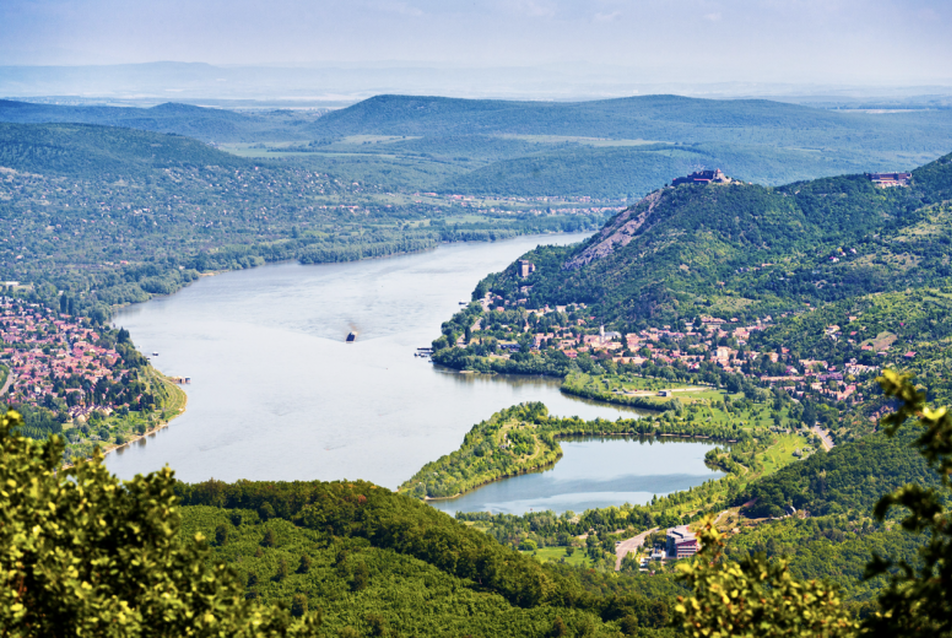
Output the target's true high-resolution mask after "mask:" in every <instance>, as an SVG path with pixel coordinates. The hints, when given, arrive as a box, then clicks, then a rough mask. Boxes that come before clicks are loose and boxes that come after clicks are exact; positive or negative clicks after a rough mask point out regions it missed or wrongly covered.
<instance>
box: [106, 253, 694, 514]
mask: <svg viewBox="0 0 952 638" xmlns="http://www.w3.org/2000/svg"><path fill="white" fill-rule="evenodd" d="M584 237H585V235H551V236H544V237H541V238H540V237H521V238H517V239H514V240H508V241H503V242H495V243H469V244H453V245H448V246H442V247H440V248H438V249H436V250H432V251H428V252H425V253H417V254H413V255H403V256H396V257H390V258H386V259H377V260H369V261H361V262H352V263H344V264H320V265H309V266H303V265H300V264H296V263H284V264H276V265H268V266H264V267H260V268H255V269H250V270H244V271H238V272H229V273H224V274H221V275H216V276H214V277H204V278H202V279H200V280H199V281H197V282H195V283H193V284H192V285H190V286H188V287H187V288H185V289H183V290H181V291H179V292H177V293H175V294H174V295H171V296H168V297H159V298H156V299H153V300H151V301H149V302H147V303H144V304H138V305H135V306H131V307H129V308H126V309H124V310H123V311H121V312H120V313H118V314H117V315H116V317H115V319H114V324H115V325H116V326H122V327H125V328H127V329H128V330H130V332H131V333H132V336H133V340H134V341H135V343H136V345H137V346H138V347H139V349H140V350H141V351H142V352H144V353H146V354H149V355H151V354H152V353H153V352H155V353H158V354H157V356H154V357H152V359H153V363H154V365H155V366H156V367H157V368H159V369H160V370H161V371H162V372H164V373H166V374H168V375H174V376H187V377H190V378H191V384H190V385H188V386H185V389H186V391H187V393H188V409H187V411H186V412H185V414H184V415H182V416H180V417H178V418H176V419H175V420H173V421H172V423H171V425H170V426H169V427H167V428H165V429H163V430H161V431H160V432H158V433H157V434H156V435H154V436H151V437H147V438H146V439H143V440H142V441H141V442H139V443H136V444H134V445H132V446H129V447H127V448H124V449H122V450H119V451H117V452H116V453H113V454H110V455H109V456H108V457H107V460H106V464H107V467H108V468H109V470H110V471H112V472H113V473H115V474H116V475H118V476H119V477H121V478H131V477H132V476H134V475H135V474H137V473H144V472H148V471H153V470H156V469H159V468H161V467H162V466H163V465H166V464H168V465H169V466H171V467H172V468H173V469H174V470H175V471H176V476H177V477H178V478H180V479H182V480H185V481H189V482H195V481H202V480H206V479H209V478H215V479H219V480H224V481H234V480H237V479H242V478H244V479H249V480H313V479H320V480H334V479H343V478H349V479H358V478H360V479H367V480H370V481H373V482H375V483H377V484H379V485H383V486H385V487H389V488H395V487H396V486H397V485H399V484H400V483H402V482H403V481H404V480H406V479H407V478H409V477H410V476H412V475H413V473H414V472H416V470H418V469H419V468H420V467H421V466H422V465H423V464H425V463H426V462H428V461H430V460H433V459H436V458H438V457H439V456H441V455H443V454H447V453H449V452H451V451H453V450H455V449H456V448H457V447H458V446H459V444H460V442H461V441H462V438H463V435H464V434H465V433H466V432H467V431H469V429H470V428H471V427H472V426H473V424H475V423H477V422H479V421H481V420H483V419H486V418H488V417H489V416H490V415H492V414H493V413H494V412H496V411H498V410H499V409H501V408H504V407H508V406H510V405H513V404H516V403H519V402H522V401H543V402H544V403H545V404H546V405H547V406H548V407H549V410H550V412H552V413H553V414H557V415H560V416H572V415H577V416H580V417H582V418H585V419H591V418H595V417H597V416H601V417H604V418H609V419H616V418H618V417H619V416H620V415H625V416H630V415H631V414H632V412H631V411H628V410H625V409H624V408H616V407H611V406H602V405H597V404H593V403H591V402H583V401H579V400H577V399H572V398H569V397H567V396H565V395H562V394H561V393H560V392H559V390H558V382H557V381H556V380H553V379H545V378H525V377H517V378H500V377H495V378H490V377H485V376H474V375H460V374H456V373H455V372H452V371H445V370H440V369H438V368H436V367H435V366H433V365H432V364H431V363H429V362H428V361H427V360H426V359H423V358H419V357H415V356H414V353H415V351H416V348H418V347H421V346H428V345H429V343H430V341H431V340H432V339H433V338H434V337H436V336H438V335H439V326H440V324H441V323H442V322H443V321H445V320H446V319H448V318H449V317H450V316H451V315H452V314H453V313H454V312H455V311H456V310H458V309H459V307H460V305H459V302H460V301H461V300H468V298H469V295H470V293H471V291H472V290H473V288H475V286H476V284H477V283H478V281H479V280H480V279H481V278H482V277H483V276H485V275H486V274H487V273H489V272H493V271H498V270H501V269H502V268H504V267H505V266H507V265H508V264H509V263H511V262H512V261H513V260H514V259H516V258H517V257H519V256H520V255H522V254H523V253H524V252H526V251H527V250H530V249H532V248H534V247H535V246H536V245H538V244H539V243H560V244H565V243H573V242H576V241H580V240H581V239H583V238H584ZM350 331H354V332H356V333H357V335H358V336H357V340H356V341H355V342H353V343H346V342H345V338H346V335H347V334H348V332H350ZM567 456H568V455H567ZM708 477H710V475H708ZM699 482H700V481H699ZM664 491H670V490H664ZM583 509H584V508H583Z"/></svg>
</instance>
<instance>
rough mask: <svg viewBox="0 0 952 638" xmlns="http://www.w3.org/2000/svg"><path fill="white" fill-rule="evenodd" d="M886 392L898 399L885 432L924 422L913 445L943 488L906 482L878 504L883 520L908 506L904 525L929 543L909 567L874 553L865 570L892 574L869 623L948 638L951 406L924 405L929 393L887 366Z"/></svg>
mask: <svg viewBox="0 0 952 638" xmlns="http://www.w3.org/2000/svg"><path fill="white" fill-rule="evenodd" d="M877 381H879V384H880V386H882V388H883V392H884V393H885V394H886V395H887V396H891V397H895V398H896V399H897V400H898V401H899V407H898V409H897V410H896V412H894V413H892V414H890V415H888V416H886V417H884V418H883V424H884V425H885V428H884V429H885V431H886V434H887V435H889V436H893V435H895V434H896V432H897V431H898V430H899V428H900V427H901V426H902V425H903V424H904V423H906V422H907V421H910V420H912V419H916V420H918V422H919V424H920V425H921V426H922V428H923V429H922V434H921V435H920V436H919V438H918V439H916V441H915V443H914V444H913V445H914V446H915V447H917V448H918V449H919V452H920V453H921V454H922V455H923V456H924V457H925V458H926V460H927V461H928V463H929V465H930V466H931V467H932V469H934V470H935V471H936V472H938V474H939V477H940V479H941V481H942V483H941V490H940V489H935V488H928V489H926V488H923V487H921V486H919V485H906V486H905V487H901V488H899V489H898V490H896V491H895V492H893V493H892V494H887V495H886V496H884V497H883V498H882V499H880V501H879V503H878V504H877V505H876V509H875V512H874V514H875V516H876V518H878V519H879V520H883V519H884V518H885V517H886V515H887V513H888V512H889V509H890V508H891V507H893V506H894V505H898V506H900V507H905V508H906V509H907V510H909V515H908V516H907V517H906V518H904V519H903V520H902V527H903V528H904V529H906V530H908V531H910V532H914V533H917V534H921V533H923V532H924V533H926V534H927V536H928V542H926V543H925V544H924V545H923V546H922V548H921V549H920V550H919V558H920V561H919V563H918V564H917V565H910V564H908V563H906V562H905V561H898V562H895V561H892V560H889V559H886V558H883V557H880V556H876V557H874V559H873V561H872V562H871V563H870V565H869V566H868V567H867V569H866V576H867V577H868V578H872V577H874V576H877V575H879V574H884V573H888V574H889V581H888V585H887V586H886V588H885V589H884V590H883V592H882V593H881V594H880V597H879V603H880V607H881V611H880V612H878V613H876V614H874V615H873V616H871V617H870V618H869V619H868V620H867V622H866V629H867V631H868V632H869V634H870V635H873V636H904V637H905V636H940V635H943V636H947V635H949V634H950V633H952V599H950V597H949V595H948V588H949V583H950V582H952V511H949V510H946V509H945V504H946V503H948V502H949V496H950V491H952V482H950V480H949V475H950V474H952V415H950V414H949V409H948V408H947V407H940V408H938V409H933V408H932V407H930V406H929V405H928V404H927V403H926V391H925V390H922V389H919V388H917V387H916V386H915V385H913V383H912V381H911V376H910V375H909V374H899V373H897V372H895V371H892V370H883V376H881V377H879V378H878V379H877Z"/></svg>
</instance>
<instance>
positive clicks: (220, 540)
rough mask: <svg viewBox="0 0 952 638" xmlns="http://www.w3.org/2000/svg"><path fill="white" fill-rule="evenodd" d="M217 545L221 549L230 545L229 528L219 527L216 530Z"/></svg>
mask: <svg viewBox="0 0 952 638" xmlns="http://www.w3.org/2000/svg"><path fill="white" fill-rule="evenodd" d="M215 544H216V545H218V546H219V547H224V546H225V545H226V544H228V528H227V527H226V526H225V525H219V526H218V527H216V528H215Z"/></svg>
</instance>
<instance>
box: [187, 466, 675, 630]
mask: <svg viewBox="0 0 952 638" xmlns="http://www.w3.org/2000/svg"><path fill="white" fill-rule="evenodd" d="M176 492H177V493H178V495H179V496H180V498H181V499H182V503H183V504H185V505H189V506H197V505H204V506H207V507H186V508H185V511H184V514H185V521H186V522H185V529H186V530H187V531H189V532H194V531H203V532H204V533H205V535H206V536H207V537H208V538H209V539H214V540H213V541H212V543H213V546H214V548H215V551H216V553H217V555H218V556H222V557H228V559H229V561H230V562H231V564H232V565H233V567H235V568H236V569H237V570H238V571H239V573H241V575H242V578H244V579H245V582H246V584H247V591H248V594H249V595H253V596H258V597H260V599H262V600H264V601H266V602H268V601H274V600H284V601H286V603H291V602H293V600H292V599H293V595H294V593H301V594H302V595H303V596H305V597H306V598H307V599H308V602H309V609H310V610H314V609H319V610H320V611H321V612H322V613H321V615H322V618H323V620H324V623H325V625H324V626H325V627H326V628H328V629H334V630H336V631H340V630H342V629H344V627H346V626H351V627H352V628H354V629H355V630H360V631H365V632H368V633H373V632H375V631H376V632H377V633H378V635H379V634H382V633H389V632H390V631H394V630H398V629H399V630H400V631H401V633H402V632H403V631H404V630H408V629H409V628H412V627H418V628H419V629H418V631H421V632H423V629H422V627H429V628H431V629H432V628H433V627H440V628H441V629H445V627H460V628H463V629H465V630H467V631H474V630H476V629H478V628H482V630H484V631H489V632H490V633H492V634H493V635H500V636H509V635H536V636H543V635H552V632H553V631H554V630H555V628H556V627H560V626H561V627H563V628H564V629H563V630H562V631H574V632H580V633H582V634H592V635H609V636H610V635H616V636H617V635H622V634H627V635H635V634H637V632H639V631H640V632H643V633H642V634H639V635H666V633H662V634H656V633H655V631H656V630H661V629H663V628H664V627H666V625H667V623H668V620H669V618H670V614H671V605H673V595H672V594H674V593H675V592H677V591H679V590H678V589H677V588H674V587H671V586H670V585H662V586H660V587H659V584H655V585H654V586H653V587H652V586H651V584H650V583H648V584H647V586H649V587H651V588H652V593H655V592H657V593H661V592H664V593H666V594H667V595H664V596H648V595H646V594H644V593H642V592H641V591H640V590H641V587H640V586H639V585H637V584H636V581H635V580H632V579H630V578H626V580H625V582H624V584H622V585H621V586H619V584H609V583H608V582H607V581H608V580H609V577H608V576H607V575H604V576H603V575H596V574H585V575H584V576H583V575H581V574H576V573H575V571H574V570H564V569H557V568H552V567H548V566H543V565H541V564H539V563H538V562H537V561H535V560H534V559H533V558H531V557H530V556H525V555H522V554H519V553H518V552H516V551H514V550H512V549H509V548H506V547H503V546H502V545H500V544H499V543H497V542H496V541H495V540H494V539H492V538H491V537H489V536H487V535H486V534H483V533H482V532H479V531H478V530H474V529H471V528H469V527H467V526H466V525H465V524H463V523H461V522H458V521H454V520H453V519H452V518H450V517H448V516H446V515H445V514H443V513H441V512H439V511H437V510H434V509H433V508H430V507H428V506H427V505H424V504H423V503H420V502H415V501H413V500H412V499H409V498H407V497H404V496H400V495H397V494H393V493H391V492H390V491H389V490H386V489H384V488H380V487H378V486H375V485H372V484H370V483H366V482H362V481H358V482H334V483H320V482H294V483H252V482H247V481H239V482H237V483H234V484H226V483H220V482H217V481H209V482H206V483H201V484H195V485H185V484H179V485H177V487H176ZM190 519H191V520H190ZM282 563H283V566H282ZM612 580H614V579H612ZM424 585H425V586H424ZM421 592H429V593H427V594H426V595H425V596H424V597H423V598H421V596H420V594H421ZM454 603H460V604H463V605H464V606H465V608H466V609H467V613H465V614H464V613H460V611H461V609H460V607H458V606H456V605H455V604H454ZM443 623H445V624H443ZM374 628H376V629H374ZM384 630H386V631H384ZM423 633H425V632H423Z"/></svg>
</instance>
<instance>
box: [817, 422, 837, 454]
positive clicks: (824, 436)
mask: <svg viewBox="0 0 952 638" xmlns="http://www.w3.org/2000/svg"><path fill="white" fill-rule="evenodd" d="M813 432H814V434H816V435H817V436H818V437H820V441H821V442H822V443H823V449H824V450H826V451H827V452H829V451H830V450H832V449H833V446H834V445H836V444H835V443H833V439H831V438H830V433H829V432H827V431H826V430H824V429H823V428H821V427H820V426H819V425H814V426H813Z"/></svg>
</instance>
